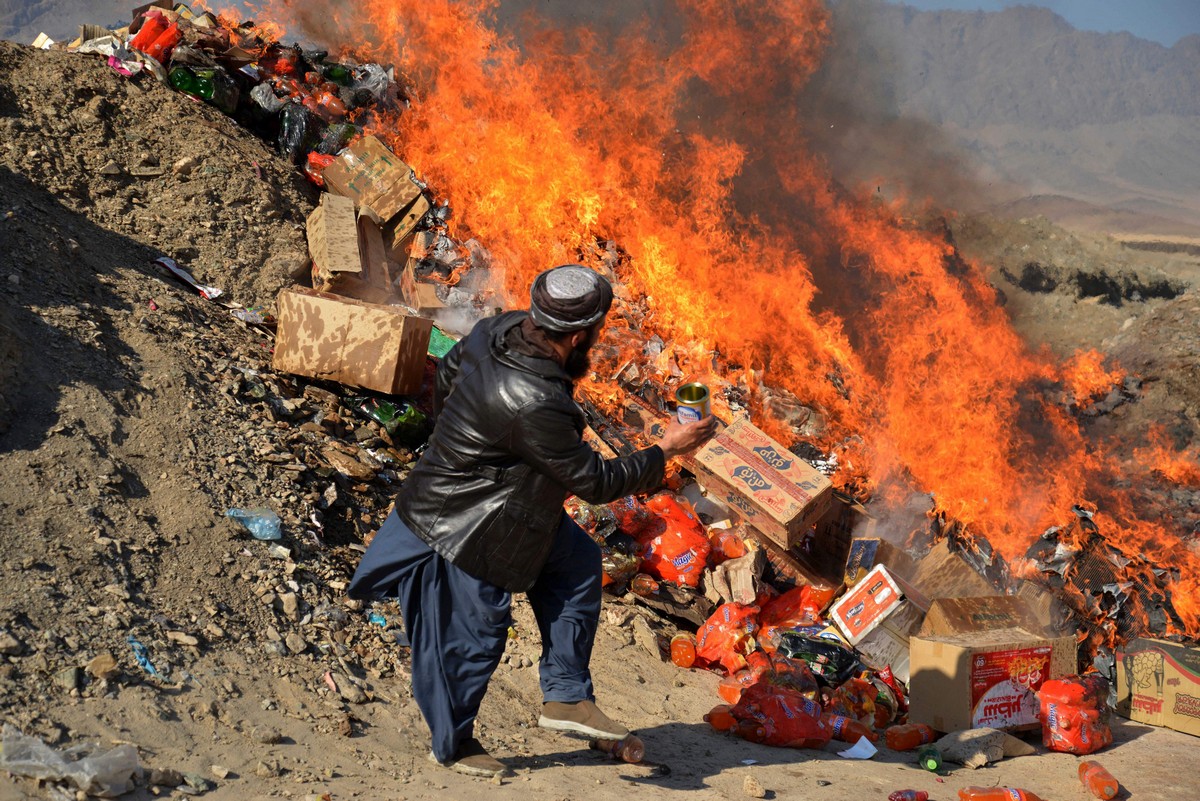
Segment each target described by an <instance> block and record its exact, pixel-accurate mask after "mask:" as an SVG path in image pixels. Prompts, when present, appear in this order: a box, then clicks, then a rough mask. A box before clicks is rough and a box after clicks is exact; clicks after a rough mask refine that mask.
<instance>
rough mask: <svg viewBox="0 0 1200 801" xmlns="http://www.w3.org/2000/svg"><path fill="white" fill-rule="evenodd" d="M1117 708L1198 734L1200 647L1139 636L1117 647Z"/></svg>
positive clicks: (1142, 719)
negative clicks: (1118, 648) (1122, 646)
mask: <svg viewBox="0 0 1200 801" xmlns="http://www.w3.org/2000/svg"><path fill="white" fill-rule="evenodd" d="M1117 712H1118V713H1119V714H1120V715H1122V716H1124V717H1127V718H1129V719H1130V720H1136V721H1138V722H1139V723H1149V724H1150V725H1151V726H1166V727H1167V728H1168V729H1175V731H1181V732H1184V733H1186V734H1194V735H1200V648H1188V647H1187V646H1184V645H1180V644H1179V643H1175V642H1169V641H1167V640H1152V639H1148V638H1141V637H1139V638H1138V639H1135V640H1133V641H1132V642H1130V643H1129V644H1128V645H1126V646H1125V647H1124V648H1122V649H1120V650H1118V651H1117Z"/></svg>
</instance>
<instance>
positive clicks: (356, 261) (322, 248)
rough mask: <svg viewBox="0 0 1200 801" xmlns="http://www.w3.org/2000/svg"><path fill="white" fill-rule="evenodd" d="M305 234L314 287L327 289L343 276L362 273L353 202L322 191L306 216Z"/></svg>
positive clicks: (356, 275)
mask: <svg viewBox="0 0 1200 801" xmlns="http://www.w3.org/2000/svg"><path fill="white" fill-rule="evenodd" d="M305 234H306V236H307V238H308V254H309V256H311V257H312V260H313V285H314V286H315V287H317V289H321V290H329V289H332V288H333V287H334V285H336V284H337V282H338V281H339V280H340V279H342V278H343V277H344V276H351V277H354V278H357V277H359V276H360V275H361V274H362V259H361V258H360V257H359V253H358V227H357V220H356V218H355V216H354V202H353V201H351V200H348V199H347V198H344V197H339V196H337V195H331V194H329V193H328V192H325V193H322V195H321V202H320V204H319V205H318V206H317V207H316V208H315V209H313V212H312V214H310V215H308V220H307V226H306V228H305Z"/></svg>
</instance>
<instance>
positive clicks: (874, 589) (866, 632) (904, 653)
mask: <svg viewBox="0 0 1200 801" xmlns="http://www.w3.org/2000/svg"><path fill="white" fill-rule="evenodd" d="M928 607H929V601H927V600H926V599H925V598H924V597H923V596H922V595H921V594H920V593H919V592H917V591H916V590H915V589H914V588H913V587H911V586H909V585H908V584H907V583H906V582H905V581H904V580H903V579H901V578H899V577H898V576H895V575H893V574H892V572H891V571H889V570H888V569H887V568H886V567H884V566H883V565H877V566H875V567H874V568H872V569H871V570H870V571H869V572H868V573H867V574H866V575H865V576H864V577H863V578H862V579H861V580H860V581H859V582H858V583H857V584H855V585H854V586H853V587H851V588H850V589H849V590H847V592H846V594H845V595H843V596H842V597H841V598H839V599H838V601H837V603H835V604H834V605H833V606H831V607H830V608H829V616H830V617H831V618H833V622H834V624H836V625H837V627H838V629H840V630H841V632H842V634H843V635H845V637H846V640H847V642H849V643H850V644H851V645H854V646H856V647H857V648H858V650H859V651H861V652H862V653H863V655H864V656H865V657H866V658H867V660H868V662H870V663H871V665H872V666H874V667H877V668H883V667H885V666H887V665H890V666H891V668H892V672H893V673H894V674H895V675H896V676H897V677H898V678H899V679H900V680H901V681H908V678H909V657H908V648H909V638H910V637H911V636H912V635H913V634H914V633H915V632H916V631H917V628H918V627H919V626H920V625H921V621H922V620H923V619H924V617H925V610H926V609H927V608H928Z"/></svg>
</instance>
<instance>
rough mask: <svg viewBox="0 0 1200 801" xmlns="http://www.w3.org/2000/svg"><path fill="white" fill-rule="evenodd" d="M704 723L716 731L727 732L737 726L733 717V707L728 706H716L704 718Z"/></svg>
mask: <svg viewBox="0 0 1200 801" xmlns="http://www.w3.org/2000/svg"><path fill="white" fill-rule="evenodd" d="M704 722H705V723H707V724H708V725H709V726H712V727H713V728H714V729H716V730H717V731H729V730H731V729H733V728H734V727H735V726H737V725H738V722H737V719H736V718H734V717H733V707H731V706H730V705H729V704H717V705H716V706H714V707H713V708H712V709H710V710H709V712H708V714H707V715H705V716H704Z"/></svg>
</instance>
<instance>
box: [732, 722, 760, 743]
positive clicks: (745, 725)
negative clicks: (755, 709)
mask: <svg viewBox="0 0 1200 801" xmlns="http://www.w3.org/2000/svg"><path fill="white" fill-rule="evenodd" d="M733 733H734V734H736V735H737V736H738V737H741V738H742V739H743V740H749V741H750V742H752V743H761V742H763V741H764V740H766V739H767V730H766V728H765V727H764V726H763V725H762V724H761V723H759V722H758V721H756V720H750V719H746V720H739V721H738V722H737V725H736V726H734V727H733Z"/></svg>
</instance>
